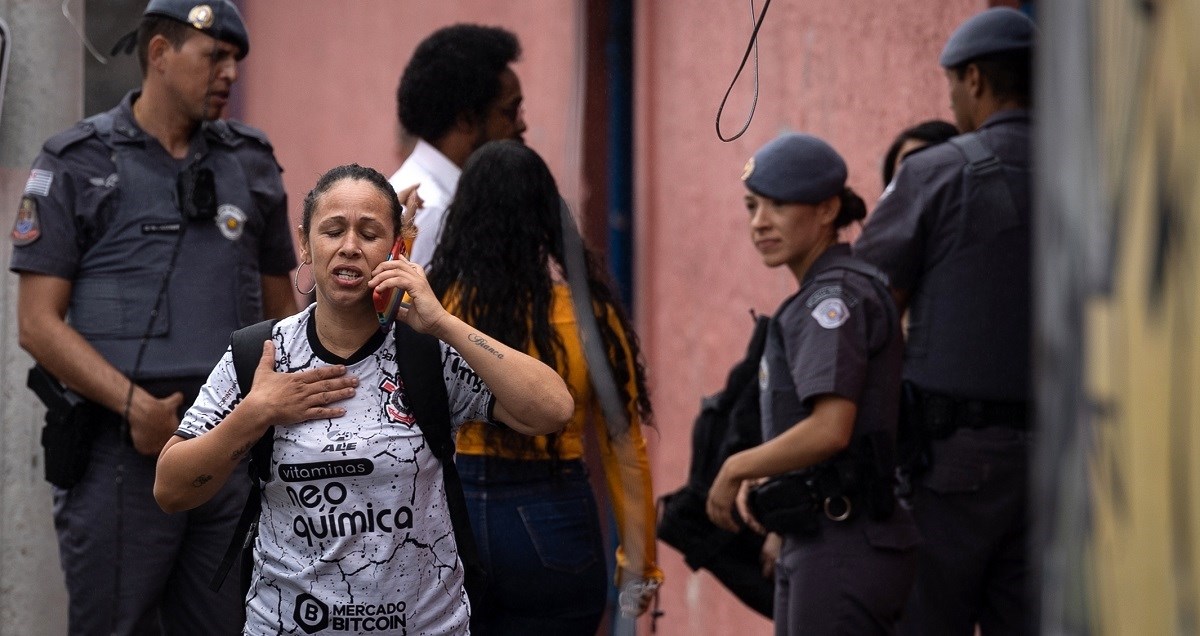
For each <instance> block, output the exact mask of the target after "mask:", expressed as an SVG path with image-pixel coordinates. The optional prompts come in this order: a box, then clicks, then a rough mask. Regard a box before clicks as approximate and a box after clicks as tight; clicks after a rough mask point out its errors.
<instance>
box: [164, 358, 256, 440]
mask: <svg viewBox="0 0 1200 636" xmlns="http://www.w3.org/2000/svg"><path fill="white" fill-rule="evenodd" d="M240 394H241V392H240V389H239V387H238V381H237V374H236V373H235V371H234V368H233V352H232V351H230V350H229V349H226V350H225V355H223V356H221V360H220V361H219V362H217V366H215V367H213V370H212V373H210V374H209V375H208V380H207V381H206V382H205V383H204V386H202V387H200V394H199V395H198V396H197V397H196V402H195V403H193V404H192V406H191V408H189V409H188V410H187V413H184V415H183V419H182V420H180V422H179V428H178V429H177V430H176V431H175V435H177V436H179V437H182V438H184V439H192V438H193V437H199V436H201V435H203V434H205V433H207V432H209V431H211V430H212V429H213V428H214V427H216V426H217V425H218V424H220V423H221V422H222V421H224V420H225V418H226V417H229V414H230V413H231V412H233V407H234V406H236V405H237V403H238V402H239V401H240Z"/></svg>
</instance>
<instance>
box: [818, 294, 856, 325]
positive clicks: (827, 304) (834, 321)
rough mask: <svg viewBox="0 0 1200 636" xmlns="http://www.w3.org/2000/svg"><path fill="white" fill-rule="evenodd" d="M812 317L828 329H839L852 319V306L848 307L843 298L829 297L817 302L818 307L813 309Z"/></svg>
mask: <svg viewBox="0 0 1200 636" xmlns="http://www.w3.org/2000/svg"><path fill="white" fill-rule="evenodd" d="M812 317H813V319H814V320H816V321H817V324H818V325H821V326H822V327H824V328H826V329H837V328H838V327H841V326H842V325H844V324H846V321H847V320H849V319H850V308H849V307H846V303H845V302H843V301H842V299H841V298H838V297H836V296H834V297H829V298H826V299H825V300H822V301H821V302H819V303H817V306H816V308H815V309H813V310H812Z"/></svg>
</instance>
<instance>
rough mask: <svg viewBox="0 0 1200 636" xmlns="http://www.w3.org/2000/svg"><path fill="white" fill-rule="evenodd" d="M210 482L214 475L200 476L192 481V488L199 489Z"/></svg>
mask: <svg viewBox="0 0 1200 636" xmlns="http://www.w3.org/2000/svg"><path fill="white" fill-rule="evenodd" d="M209 481H212V475H200V476H198V477H196V478H195V479H194V480H192V487H193V488H199V487H201V486H203V485H204V484H207V483H208V482H209Z"/></svg>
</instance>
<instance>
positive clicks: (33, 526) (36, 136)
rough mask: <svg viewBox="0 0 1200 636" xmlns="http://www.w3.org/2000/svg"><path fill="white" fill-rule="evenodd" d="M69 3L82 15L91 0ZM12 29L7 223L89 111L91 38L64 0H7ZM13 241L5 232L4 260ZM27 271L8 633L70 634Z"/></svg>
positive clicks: (6, 523)
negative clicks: (86, 78) (33, 170)
mask: <svg viewBox="0 0 1200 636" xmlns="http://www.w3.org/2000/svg"><path fill="white" fill-rule="evenodd" d="M67 7H68V11H69V13H70V14H71V15H72V17H74V18H75V19H76V21H77V23H82V19H83V8H84V7H83V2H82V0H71V1H70V2H69V3H68V5H67ZM0 18H2V19H3V20H4V21H5V22H6V23H7V24H8V27H9V30H10V32H11V34H12V42H11V44H12V49H11V52H12V56H11V58H10V60H9V69H8V71H9V73H8V83H7V86H6V87H5V91H4V104H3V108H2V110H0V228H2V229H3V232H5V234H7V232H8V231H9V229H10V228H11V227H12V224H13V219H14V216H15V213H16V210H17V202H18V201H19V200H20V197H21V192H22V190H23V189H24V186H25V180H26V178H27V177H28V175H29V164H30V162H31V161H32V160H33V157H34V155H35V154H36V153H37V151H38V149H39V148H40V147H41V144H42V141H43V140H44V139H45V138H46V137H48V136H50V135H51V134H53V133H54V132H56V131H58V130H61V129H63V128H66V127H67V126H70V125H71V124H72V123H74V122H75V121H76V120H78V119H79V118H80V116H81V115H82V114H83V99H82V96H83V92H82V86H83V58H82V56H81V52H82V47H81V45H80V43H79V38H78V37H77V36H76V34H75V31H74V29H73V27H72V25H71V24H70V23H69V22H68V21H67V20H66V19H65V18H64V17H63V13H62V6H61V3H60V2H58V1H57V0H54V1H48V0H39V1H37V2H30V1H29V0H0ZM11 252H12V247H11V244H10V242H9V241H8V240H7V236H6V237H4V239H3V240H0V262H3V263H4V264H5V269H6V270H7V264H8V260H9V256H10V255H11ZM16 287H17V277H16V276H13V275H11V274H5V275H3V278H2V282H0V634H4V635H8V634H12V635H14V636H15V635H17V634H21V635H25V634H29V635H32V636H39V635H43V634H45V635H47V636H50V635H59V634H64V633H66V609H65V608H66V592H65V590H64V588H63V582H62V573H61V570H60V569H59V564H58V553H57V546H56V543H55V540H54V528H53V525H52V524H51V520H50V488H49V486H48V485H47V484H46V482H45V481H43V479H42V452H41V446H40V444H39V434H40V430H41V425H42V408H41V405H40V404H38V403H37V402H36V400H35V399H34V398H33V397H32V394H31V393H29V391H28V390H26V388H25V373H26V370H27V369H28V368H29V366H30V364H31V361H30V359H29V357H28V356H27V355H26V354H25V352H23V351H21V350H20V348H19V347H18V346H17V338H16V332H17V329H16Z"/></svg>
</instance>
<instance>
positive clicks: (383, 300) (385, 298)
mask: <svg viewBox="0 0 1200 636" xmlns="http://www.w3.org/2000/svg"><path fill="white" fill-rule="evenodd" d="M408 242H409V241H408V240H406V239H405V238H404V235H403V234H401V235H400V236H399V237H397V238H396V244H395V245H392V251H391V253H389V254H388V260H389V261H393V260H396V259H397V258H399V257H401V256H406V255H408V250H409V245H408ZM371 300H372V301H374V303H375V314H376V315H377V316H378V317H379V326H380V328H382V329H384V330H386V329H388V328H389V327H391V326H392V323H393V322H395V321H396V312H398V311H400V307H401V305H403V306H404V307H405V308H407V307H408V306H409V303H410V302H411V301H412V299H411V298H409V296H408V292H406V291H404V290H403V289H396V288H393V289H389V290H387V291H386V292H381V291H379V290H378V289H376V290H375V291H373V292H372V293H371Z"/></svg>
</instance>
